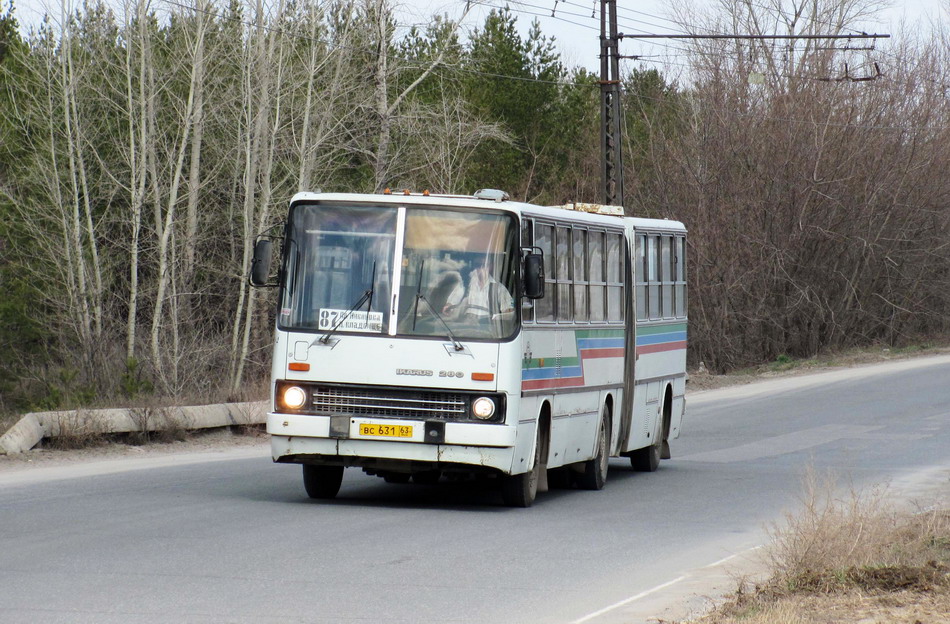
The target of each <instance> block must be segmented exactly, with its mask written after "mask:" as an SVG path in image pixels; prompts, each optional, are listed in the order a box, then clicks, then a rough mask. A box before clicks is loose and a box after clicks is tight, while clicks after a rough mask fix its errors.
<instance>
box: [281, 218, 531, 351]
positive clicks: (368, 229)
mask: <svg viewBox="0 0 950 624" xmlns="http://www.w3.org/2000/svg"><path fill="white" fill-rule="evenodd" d="M519 233H520V230H519V227H518V222H517V217H516V215H515V214H513V213H511V212H507V211H497V210H495V211H492V210H484V209H478V208H465V207H449V206H438V205H429V204H424V205H420V204H387V203H340V202H333V203H330V202H300V203H297V204H294V205H293V206H292V207H291V210H290V215H289V220H288V227H287V234H286V240H285V244H284V258H283V279H282V280H281V288H280V294H279V299H280V306H279V309H278V315H277V325H278V328H279V329H281V330H284V331H294V332H305V333H321V334H326V333H328V332H332V333H333V334H334V335H337V334H340V335H347V334H349V335H362V336H385V337H412V338H425V339H441V340H445V339H447V338H448V339H452V340H454V339H458V340H465V341H488V342H503V341H507V340H510V339H512V338H513V337H514V336H515V335H516V334H517V332H518V329H519V328H520V326H521V312H520V308H521V306H520V305H517V302H518V301H519V299H520V291H521V284H520V275H521V271H520V247H519V246H518V237H519ZM394 311H395V314H393V312H394Z"/></svg>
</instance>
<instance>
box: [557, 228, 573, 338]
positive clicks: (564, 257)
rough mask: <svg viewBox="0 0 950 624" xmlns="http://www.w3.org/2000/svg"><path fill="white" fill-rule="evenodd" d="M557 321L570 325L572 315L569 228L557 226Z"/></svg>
mask: <svg viewBox="0 0 950 624" xmlns="http://www.w3.org/2000/svg"><path fill="white" fill-rule="evenodd" d="M554 264H555V267H556V269H557V275H556V276H554V277H556V278H557V312H556V314H557V320H558V322H561V323H570V322H571V321H572V320H573V318H574V315H573V314H572V312H573V310H572V308H573V306H572V305H571V228H569V227H563V226H559V227H558V228H557V257H556V258H555V262H554Z"/></svg>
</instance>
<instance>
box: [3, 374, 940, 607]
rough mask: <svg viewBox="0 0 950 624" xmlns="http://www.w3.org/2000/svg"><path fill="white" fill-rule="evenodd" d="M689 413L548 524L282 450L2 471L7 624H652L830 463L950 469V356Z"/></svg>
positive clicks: (556, 510) (552, 506)
mask: <svg viewBox="0 0 950 624" xmlns="http://www.w3.org/2000/svg"><path fill="white" fill-rule="evenodd" d="M688 401H689V402H688V405H687V420H686V422H685V426H684V434H683V437H682V438H681V439H680V440H678V441H676V442H674V443H673V457H674V459H672V460H669V461H664V462H663V464H662V465H661V467H660V470H659V471H658V472H656V473H653V474H642V473H635V472H633V471H632V470H631V469H630V468H629V465H628V464H627V463H626V462H625V461H622V460H611V465H610V474H609V477H608V482H607V487H606V488H605V489H604V490H603V491H600V492H586V491H579V490H570V491H552V492H549V493H546V494H542V495H541V496H540V498H539V500H538V502H537V503H535V506H534V507H532V508H530V509H526V510H525V509H508V508H505V507H503V506H501V504H500V500H499V498H498V496H497V494H496V493H495V492H493V491H491V490H487V489H485V488H484V486H478V485H474V484H459V483H441V484H438V485H436V486H420V485H391V484H386V483H385V482H383V481H382V480H381V479H378V478H376V477H367V476H365V475H363V474H362V473H360V472H358V471H353V470H350V471H347V474H346V476H345V478H344V482H343V488H342V490H341V493H340V496H339V498H338V499H337V500H336V501H333V502H330V503H326V502H313V501H310V500H309V499H307V497H306V496H305V494H304V492H303V486H302V482H301V476H300V468H299V467H297V466H285V465H272V464H271V463H270V460H269V458H268V457H266V456H265V454H266V450H263V449H261V450H252V451H251V455H253V456H248V455H249V452H248V451H247V450H246V449H244V450H241V451H238V452H235V453H234V454H233V455H225V456H223V457H222V456H220V455H215V456H214V461H207V460H205V458H203V457H195V456H190V457H185V458H166V459H162V460H148V461H144V460H143V461H141V462H139V461H137V460H131V461H126V462H124V463H122V464H119V465H117V464H115V463H114V462H113V463H111V464H108V465H105V464H103V465H99V464H97V465H95V466H91V467H85V468H84V467H82V466H77V465H66V466H62V467H58V468H55V469H41V470H39V471H36V472H35V473H31V472H30V471H22V472H16V473H11V474H4V473H2V472H0V622H96V623H110V622H122V623H125V622H176V623H184V622H202V623H204V622H282V623H286V622H308V623H309V622H314V623H316V622H335V623H337V622H392V623H396V622H506V623H507V622H565V623H567V622H578V621H583V622H635V621H637V618H640V617H641V616H642V615H643V611H642V609H641V611H639V612H638V611H636V610H635V609H632V607H633V606H635V604H636V603H637V601H638V597H643V596H647V595H651V596H652V597H653V598H654V599H656V597H657V595H659V594H661V593H662V591H663V590H664V588H669V587H672V586H674V585H675V584H676V582H678V579H681V578H682V576H683V575H684V573H685V572H687V571H689V570H695V569H697V568H701V567H703V566H706V565H708V564H710V563H713V562H715V561H718V560H721V559H723V558H726V557H729V556H731V555H733V554H735V553H740V552H743V551H745V550H747V549H749V548H751V547H753V546H756V545H758V544H760V543H762V541H763V540H764V526H765V525H766V523H768V522H770V521H773V520H776V519H778V518H779V517H780V516H781V513H782V511H783V510H784V509H785V508H787V507H788V506H789V505H791V504H792V503H793V500H794V497H795V495H796V494H797V493H798V491H799V490H800V481H801V475H802V473H803V471H804V469H805V467H806V466H808V465H811V466H814V467H815V468H817V469H819V470H823V469H826V468H827V469H833V470H835V471H837V472H838V473H839V474H841V475H842V477H843V478H845V479H850V480H852V481H853V482H854V483H855V484H857V485H859V486H860V485H865V484H870V483H876V482H880V481H882V480H884V479H899V478H903V477H907V476H908V475H911V474H913V473H917V472H920V471H924V470H927V469H934V468H940V467H942V468H950V357H946V356H942V357H936V358H926V359H919V360H912V361H904V362H895V363H888V364H884V365H875V366H871V367H865V368H860V369H848V370H843V371H836V372H831V373H823V374H819V375H810V376H803V377H794V378H788V379H782V380H777V381H770V382H765V383H759V384H755V385H751V386H742V387H738V388H730V389H724V390H717V391H710V392H705V393H699V394H697V395H695V396H689V398H688ZM229 457H234V458H233V459H229ZM658 587H659V588H660V590H657V589H656V588H658Z"/></svg>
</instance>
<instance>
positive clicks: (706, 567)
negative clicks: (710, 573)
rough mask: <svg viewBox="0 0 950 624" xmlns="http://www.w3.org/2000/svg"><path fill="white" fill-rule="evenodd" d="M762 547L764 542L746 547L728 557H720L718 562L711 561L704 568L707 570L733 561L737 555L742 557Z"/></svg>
mask: <svg viewBox="0 0 950 624" xmlns="http://www.w3.org/2000/svg"><path fill="white" fill-rule="evenodd" d="M760 548H762V544H759V545H758V546H753V547H752V548H748V549H746V550H743V551H742V552H737V553H733V554H731V555H729V556H728V557H723V558H722V559H720V560H719V561H716V562H714V563H710V564H709V565H708V566H703V569H704V570H706V569H708V568H715V567H716V566H720V565H722V564H724V563H725V562H727V561H731V560H733V559H735V558H736V557H741V556H743V555H747V554H749V553H750V552H754V551H756V550H758V549H760Z"/></svg>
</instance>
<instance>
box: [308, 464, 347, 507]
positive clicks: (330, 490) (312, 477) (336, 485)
mask: <svg viewBox="0 0 950 624" xmlns="http://www.w3.org/2000/svg"><path fill="white" fill-rule="evenodd" d="M341 483H343V466H311V465H310V464H304V465H303V487H304V489H305V490H307V496H309V497H310V498H321V499H329V498H334V497H336V495H337V493H338V492H339V491H340V484H341Z"/></svg>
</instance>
